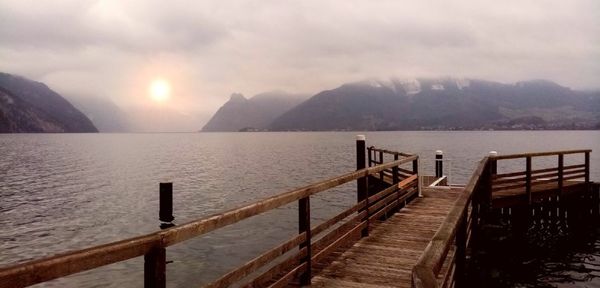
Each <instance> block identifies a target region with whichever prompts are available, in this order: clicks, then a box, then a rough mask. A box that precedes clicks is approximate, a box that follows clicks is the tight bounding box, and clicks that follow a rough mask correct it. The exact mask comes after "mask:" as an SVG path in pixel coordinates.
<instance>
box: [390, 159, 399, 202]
mask: <svg viewBox="0 0 600 288" xmlns="http://www.w3.org/2000/svg"><path fill="white" fill-rule="evenodd" d="M398 156H399V155H398V153H394V161H398V159H399V157H398ZM398 171H399V170H398V166H394V167H392V184H393V185H398V182H400V175H398V174H399V172H398ZM396 199H397V200H398V201H397V203H396V209H397V210H400V189H398V187H396Z"/></svg>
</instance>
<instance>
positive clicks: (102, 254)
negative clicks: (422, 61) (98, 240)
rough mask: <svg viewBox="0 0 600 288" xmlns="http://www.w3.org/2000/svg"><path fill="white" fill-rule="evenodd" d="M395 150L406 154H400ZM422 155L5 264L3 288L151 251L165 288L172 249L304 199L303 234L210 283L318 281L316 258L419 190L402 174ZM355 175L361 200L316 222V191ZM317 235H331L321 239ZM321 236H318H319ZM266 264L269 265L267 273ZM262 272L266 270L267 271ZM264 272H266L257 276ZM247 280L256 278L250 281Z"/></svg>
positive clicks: (154, 283)
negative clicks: (383, 180) (389, 181)
mask: <svg viewBox="0 0 600 288" xmlns="http://www.w3.org/2000/svg"><path fill="white" fill-rule="evenodd" d="M362 144H363V146H361V147H363V149H364V140H363V142H362ZM357 147H358V146H357ZM362 153H363V154H362V157H363V160H362V163H364V151H363V152H362ZM395 155H398V156H400V155H405V154H400V153H396V154H395ZM359 158H360V157H359ZM417 160H418V156H414V155H411V156H408V157H404V158H402V159H398V157H396V158H395V160H393V161H391V162H387V163H379V165H377V166H373V167H368V168H364V169H359V170H357V171H355V172H350V173H347V174H344V175H341V176H338V177H335V178H332V179H328V180H324V181H321V182H318V183H315V184H312V185H309V186H306V187H303V188H299V189H295V190H292V191H289V192H286V193H282V194H279V195H276V196H273V197H270V198H267V199H264V200H261V201H258V202H255V203H252V204H249V205H244V206H242V207H239V208H235V209H232V210H229V211H227V212H223V213H219V214H216V215H212V216H209V217H206V218H203V219H200V220H196V221H191V222H189V223H186V224H183V225H179V226H175V227H172V228H168V229H166V230H162V231H157V232H155V233H151V234H148V235H144V236H140V237H135V238H130V239H126V240H122V241H118V242H113V243H109V244H105V245H100V246H95V247H91V248H87V249H83V250H78V251H73V252H68V253H64V254H59V255H56V256H53V257H49V258H44V259H40V260H35V261H30V262H26V263H22V264H18V265H14V266H11V267H3V268H0V287H3V288H4V287H11V288H12V287H25V286H29V285H33V284H36V283H41V282H45V281H49V280H52V279H56V278H59V277H64V276H67V275H71V274H74V273H78V272H81V271H86V270H91V269H94V268H97V267H101V266H104V265H108V264H112V263H117V262H121V261H124V260H128V259H131V258H136V257H140V256H144V285H145V287H165V285H166V280H165V279H166V275H165V273H166V272H165V271H166V269H165V268H166V248H167V247H169V246H172V245H174V244H177V243H180V242H183V241H185V240H188V239H192V238H194V237H199V236H202V235H204V234H206V233H208V232H211V231H214V230H217V229H219V228H222V227H225V226H227V225H231V224H234V223H237V222H239V221H241V220H244V219H247V218H249V217H252V216H255V215H258V214H261V213H264V212H267V211H270V210H273V209H275V208H278V207H281V206H283V205H286V204H289V203H292V202H295V201H298V208H299V209H298V222H299V223H298V224H299V225H298V226H299V233H298V234H297V235H296V236H294V237H292V238H291V239H289V240H287V241H285V242H284V243H282V244H280V245H278V246H277V247H274V248H272V249H271V250H269V251H267V252H265V253H263V254H261V255H259V256H257V257H255V258H254V259H252V260H250V261H248V262H247V263H245V264H243V265H242V266H240V267H238V268H237V269H235V270H233V271H230V272H229V273H227V274H225V275H223V276H222V277H220V278H219V279H217V280H216V281H214V282H212V283H210V284H208V285H207V287H227V286H229V285H231V284H234V283H236V284H239V285H241V286H244V285H247V286H252V287H258V286H270V287H282V286H285V285H286V284H288V283H290V282H291V281H296V282H299V283H298V284H301V285H306V284H310V279H311V277H312V275H311V273H312V272H311V271H312V269H311V266H312V264H313V263H316V262H318V261H320V260H322V259H324V258H325V257H326V256H327V255H329V254H330V253H331V252H333V251H334V250H336V249H337V248H338V247H340V246H341V245H343V244H344V243H348V242H349V241H350V240H352V239H353V238H356V237H360V235H362V236H365V235H368V233H369V223H370V222H371V221H373V220H374V219H381V218H382V216H384V215H385V214H387V213H389V212H390V211H393V210H394V209H396V208H397V207H399V206H400V205H401V202H403V201H405V200H407V199H409V198H410V197H412V196H414V195H415V194H416V193H417V191H418V187H417V186H418V181H417V179H418V175H416V173H414V174H411V175H410V176H408V177H403V179H401V177H400V171H401V170H400V169H401V168H400V166H401V165H404V164H409V163H416V161H417ZM413 165H414V164H413ZM363 167H364V165H363ZM384 171H390V173H392V178H393V179H394V180H393V185H389V187H387V188H385V189H383V190H381V191H372V193H369V192H370V191H369V189H370V186H371V185H369V183H368V181H369V177H370V176H373V175H377V174H378V173H380V172H384ZM415 171H416V170H415ZM351 181H357V183H358V190H359V191H358V201H357V204H355V205H353V206H352V207H350V208H348V209H346V210H344V211H343V212H341V213H339V214H338V215H336V216H334V217H332V218H331V219H329V220H327V221H325V222H323V223H321V224H319V225H316V226H314V225H311V217H310V214H311V209H310V197H311V195H315V194H317V193H320V192H323V191H326V190H329V189H331V188H333V187H337V186H340V185H343V184H345V183H349V182H351ZM365 184H366V185H365ZM375 192H376V193H375ZM361 195H362V196H361ZM344 220H345V221H344ZM317 235H319V236H320V235H323V236H322V237H316V236H317ZM315 239H317V240H316V241H313V240H315ZM288 252H289V253H288ZM292 252H294V253H293V255H291V256H288V257H287V258H285V259H284V260H282V261H279V262H277V263H278V264H275V265H274V266H272V267H270V268H268V269H266V268H267V267H264V266H265V265H266V264H269V263H273V262H274V260H276V259H280V258H281V256H284V254H290V253H292ZM285 256H287V255H285ZM260 268H263V270H266V271H260V270H259V269H260ZM259 272H262V273H260V274H259ZM256 274H259V275H257V276H256ZM255 276H256V277H255ZM247 278H252V279H250V280H246V279H247ZM240 281H245V283H239V282H240Z"/></svg>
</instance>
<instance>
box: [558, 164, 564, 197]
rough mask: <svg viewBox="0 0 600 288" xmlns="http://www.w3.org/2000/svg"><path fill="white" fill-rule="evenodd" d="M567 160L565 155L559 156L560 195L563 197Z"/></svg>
mask: <svg viewBox="0 0 600 288" xmlns="http://www.w3.org/2000/svg"><path fill="white" fill-rule="evenodd" d="M564 166H565V158H564V154H559V155H558V195H562V191H563V176H564V175H563V173H564V169H565V167H564Z"/></svg>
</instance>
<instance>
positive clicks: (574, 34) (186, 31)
mask: <svg viewBox="0 0 600 288" xmlns="http://www.w3.org/2000/svg"><path fill="white" fill-rule="evenodd" d="M0 71H3V72H8V73H14V74H20V75H23V76H26V77H29V78H32V79H34V80H38V81H42V82H45V83H46V84H48V85H49V86H50V87H51V88H53V89H54V90H56V91H58V92H59V93H63V94H68V95H71V97H80V96H97V97H107V98H110V99H112V100H113V101H114V102H115V103H117V104H118V105H120V106H121V107H123V108H124V109H134V108H135V109H138V108H139V109H142V108H143V107H152V105H158V104H156V103H153V102H152V100H150V98H149V96H148V86H149V85H150V83H152V81H153V80H154V79H158V78H162V79H165V80H166V81H168V82H169V83H170V85H171V88H172V96H171V99H170V100H169V101H168V103H162V104H160V105H163V106H165V107H162V108H164V109H167V107H168V109H173V110H178V111H181V112H182V113H186V114H190V115H197V116H198V121H199V123H193V126H196V127H197V128H198V129H199V128H201V127H202V125H203V124H204V121H206V120H208V117H210V116H211V114H212V113H214V112H215V110H216V109H217V108H218V107H219V106H220V105H222V104H223V103H224V102H225V101H227V99H228V98H229V95H230V94H231V93H232V92H240V93H243V94H244V95H246V96H252V95H254V94H256V93H259V92H264V91H268V90H273V89H283V90H287V91H290V92H302V93H316V92H319V91H321V90H323V89H331V88H335V87H337V86H339V85H340V84H342V83H344V82H350V81H357V80H362V79H365V78H371V77H378V78H388V77H392V76H393V77H400V78H413V77H423V76H425V77H430V76H457V77H471V78H483V79H488V80H496V81H501V82H514V81H518V80H526V79H534V78H544V79H549V80H553V81H556V82H558V83H559V84H562V85H565V86H569V87H572V88H575V89H597V88H600V1H597V0H590V1H573V0H550V1H546V0H544V1H541V0H540V1H523V0H521V1H475V0H473V1H423V0H418V1H372V0H371V1H347V0H344V1H323V0H319V1H281V0H273V1H267V0H260V1H164V0H160V1H159V0H156V1H148V0H128V1H122V0H114V1H84V0H73V1H46V0H44V1H39V0H38V1H28V0H14V1H13V0H2V1H0ZM154 108H156V107H154Z"/></svg>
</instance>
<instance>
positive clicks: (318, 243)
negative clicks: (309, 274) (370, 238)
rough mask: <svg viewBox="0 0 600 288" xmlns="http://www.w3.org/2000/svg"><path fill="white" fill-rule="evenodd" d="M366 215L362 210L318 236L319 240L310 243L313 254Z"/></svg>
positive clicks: (361, 220)
mask: <svg viewBox="0 0 600 288" xmlns="http://www.w3.org/2000/svg"><path fill="white" fill-rule="evenodd" d="M366 216H367V211H366V210H363V211H362V212H360V213H358V214H356V216H354V217H353V218H351V219H349V220H348V221H347V222H345V223H344V224H341V225H340V226H338V227H336V228H335V229H333V230H331V231H330V232H328V233H327V234H325V235H324V236H323V237H321V238H319V240H316V241H315V242H314V243H313V244H312V246H313V247H312V249H313V251H314V253H313V254H316V253H319V252H320V251H322V250H323V249H324V248H325V247H327V246H329V245H330V244H331V243H333V242H334V241H335V240H336V239H338V238H339V237H340V235H344V234H345V233H346V232H348V231H350V230H352V229H354V228H355V227H356V226H358V225H359V223H361V222H363V221H364V219H365V217H366ZM363 228H364V227H363Z"/></svg>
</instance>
